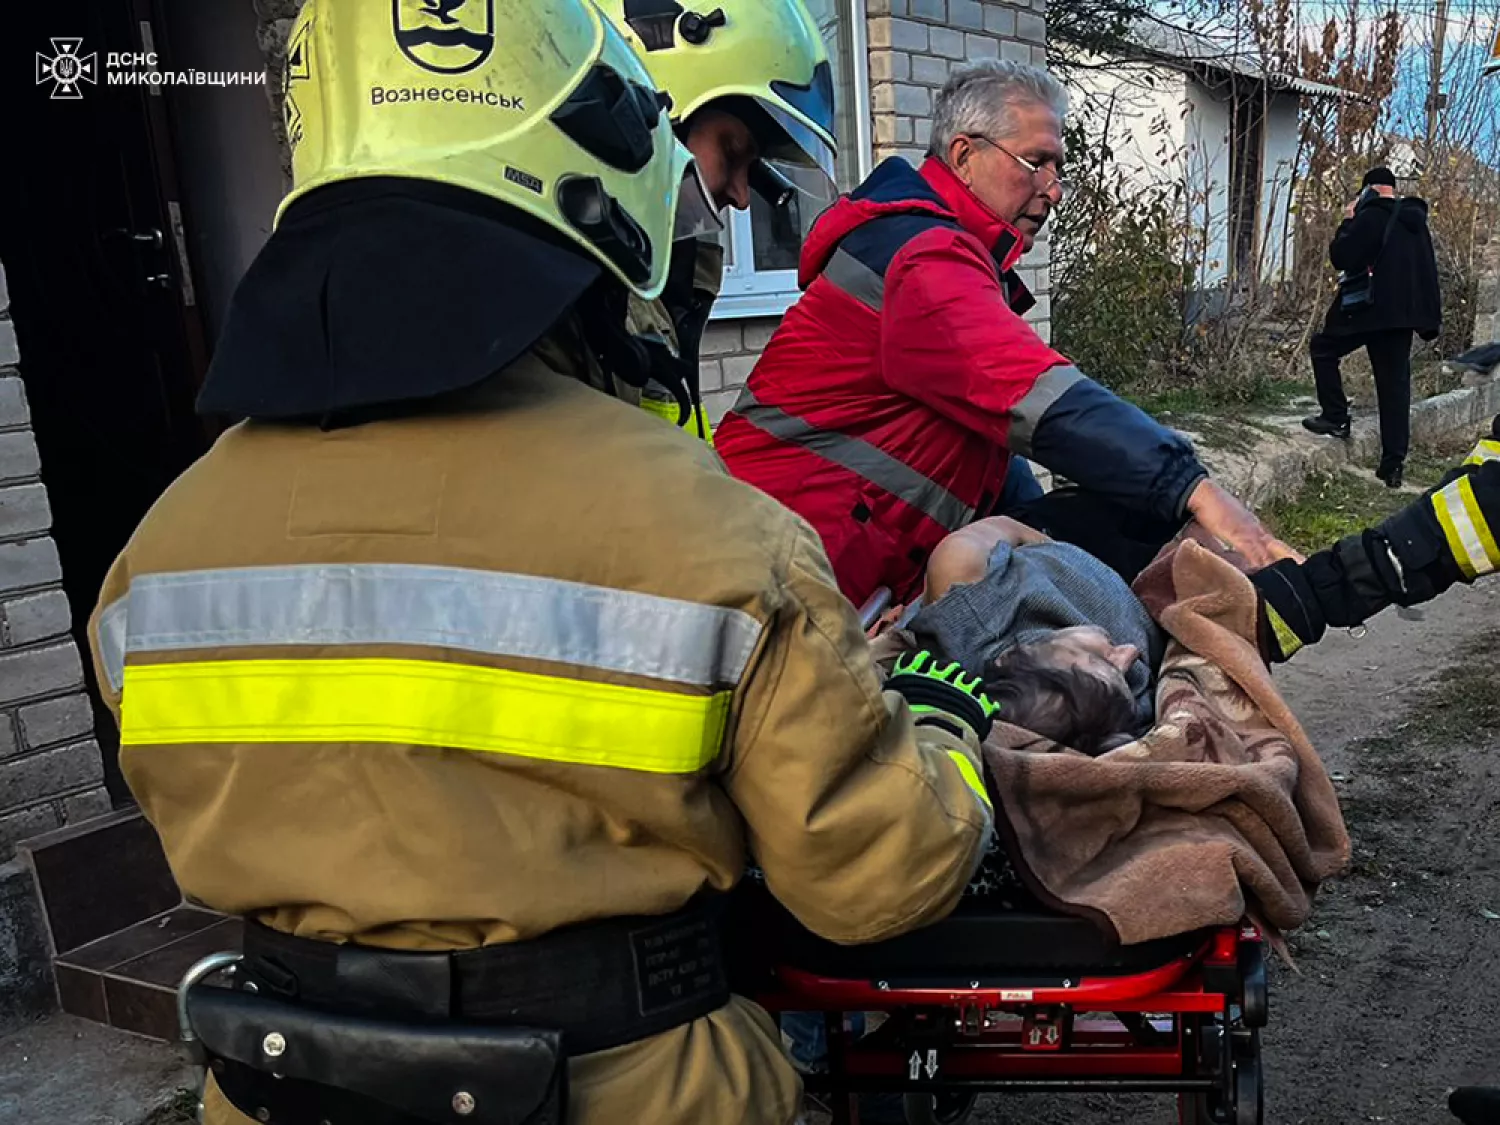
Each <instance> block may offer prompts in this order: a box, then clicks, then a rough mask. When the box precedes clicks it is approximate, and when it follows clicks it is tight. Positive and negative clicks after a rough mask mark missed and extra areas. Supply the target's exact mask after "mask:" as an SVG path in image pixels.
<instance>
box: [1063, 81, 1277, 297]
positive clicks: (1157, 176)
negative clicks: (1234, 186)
mask: <svg viewBox="0 0 1500 1125" xmlns="http://www.w3.org/2000/svg"><path fill="white" fill-rule="evenodd" d="M1083 61H1084V62H1085V63H1086V64H1088V66H1090V67H1098V66H1101V65H1104V66H1107V69H1084V68H1081V69H1079V70H1077V71H1076V72H1075V73H1074V74H1072V75H1070V77H1069V83H1068V84H1069V92H1070V94H1071V95H1072V98H1073V112H1074V113H1075V114H1076V115H1078V116H1079V117H1080V118H1081V119H1082V120H1083V121H1084V122H1085V123H1086V125H1087V127H1088V129H1089V131H1090V135H1091V136H1093V137H1095V138H1097V140H1096V143H1097V144H1102V143H1104V142H1105V141H1107V142H1108V144H1109V146H1110V148H1111V149H1112V150H1113V154H1114V163H1115V165H1116V166H1117V167H1118V168H1119V169H1120V170H1121V172H1123V173H1124V174H1125V176H1126V177H1127V179H1128V180H1129V181H1130V182H1132V183H1134V184H1136V185H1139V186H1141V187H1146V186H1148V185H1165V184H1173V183H1180V184H1182V185H1183V187H1184V219H1185V220H1186V222H1187V225H1188V228H1189V231H1190V234H1189V239H1188V241H1189V247H1188V251H1187V256H1188V257H1190V258H1191V259H1193V260H1194V261H1196V262H1197V266H1198V271H1197V277H1198V282H1197V284H1198V287H1199V288H1202V289H1212V288H1214V287H1216V286H1220V285H1223V284H1225V283H1226V282H1227V281H1228V279H1229V273H1230V247H1229V187H1230V135H1229V129H1230V109H1229V102H1228V101H1227V99H1226V98H1225V97H1224V96H1223V95H1216V94H1215V93H1213V92H1211V91H1210V90H1209V89H1208V88H1207V87H1206V86H1204V85H1203V84H1202V83H1200V82H1199V81H1197V80H1196V79H1193V78H1190V77H1188V76H1187V75H1186V74H1184V73H1183V72H1182V71H1179V70H1172V69H1168V68H1166V67H1161V66H1147V65H1145V64H1141V63H1131V62H1121V61H1118V60H1113V61H1109V62H1107V63H1106V62H1105V61H1104V60H1101V59H1098V58H1088V57H1085V58H1084V59H1083ZM1297 138H1298V103H1297V98H1296V97H1295V96H1293V95H1288V94H1278V95H1274V96H1273V97H1272V99H1271V103H1270V106H1269V107H1268V110H1267V116H1266V120H1265V123H1264V140H1263V143H1264V150H1263V160H1262V172H1263V179H1262V184H1261V197H1260V212H1259V217H1258V220H1257V222H1258V230H1257V239H1258V243H1257V245H1258V246H1259V248H1260V250H1259V253H1260V261H1261V276H1262V277H1263V278H1264V279H1266V280H1280V279H1281V278H1282V277H1284V276H1285V275H1286V274H1287V273H1288V272H1289V271H1290V269H1291V266H1292V240H1291V231H1290V213H1289V210H1288V208H1289V204H1290V199H1291V183H1292V174H1293V167H1294V164H1295V161H1296V157H1297Z"/></svg>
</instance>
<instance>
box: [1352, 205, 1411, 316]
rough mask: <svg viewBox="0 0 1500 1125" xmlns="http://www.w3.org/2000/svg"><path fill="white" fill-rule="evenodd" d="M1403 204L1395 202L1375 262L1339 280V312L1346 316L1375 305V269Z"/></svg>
mask: <svg viewBox="0 0 1500 1125" xmlns="http://www.w3.org/2000/svg"><path fill="white" fill-rule="evenodd" d="M1401 202H1402V201H1401V200H1399V199H1398V200H1395V204H1396V205H1395V206H1394V207H1392V208H1391V217H1390V218H1389V219H1387V220H1386V223H1385V234H1384V235H1382V236H1381V239H1380V249H1379V250H1378V251H1376V253H1375V260H1374V261H1373V262H1371V263H1370V264H1369V265H1368V266H1366V267H1365V268H1364V269H1362V270H1360V271H1359V272H1358V273H1346V274H1344V275H1342V276H1341V277H1340V278H1339V312H1341V313H1343V314H1344V315H1345V316H1353V315H1354V314H1356V313H1359V312H1362V311H1363V310H1365V309H1367V308H1370V307H1371V306H1373V305H1374V304H1375V267H1376V266H1377V265H1379V264H1380V259H1381V257H1382V256H1384V254H1385V247H1386V243H1388V242H1390V240H1391V231H1392V230H1394V229H1395V227H1396V220H1397V218H1399V217H1400V215H1401Z"/></svg>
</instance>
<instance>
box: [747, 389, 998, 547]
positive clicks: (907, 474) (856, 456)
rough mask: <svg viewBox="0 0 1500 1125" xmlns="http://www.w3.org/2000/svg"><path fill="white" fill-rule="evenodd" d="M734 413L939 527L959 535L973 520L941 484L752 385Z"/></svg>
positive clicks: (966, 509) (874, 447)
mask: <svg viewBox="0 0 1500 1125" xmlns="http://www.w3.org/2000/svg"><path fill="white" fill-rule="evenodd" d="M734 412H735V413H736V414H738V415H739V416H740V417H741V418H743V419H744V420H745V421H746V422H748V423H750V425H752V426H754V427H755V428H756V429H758V430H761V431H762V432H764V433H767V434H770V435H771V436H772V437H774V438H777V439H779V440H781V441H784V442H788V443H790V444H792V445H797V446H801V447H802V448H803V449H806V450H807V451H808V452H809V453H816V454H817V455H818V456H819V457H822V458H824V459H825V460H827V461H832V462H833V463H834V464H835V465H839V466H841V467H843V468H845V469H848V470H849V471H850V472H851V473H854V474H855V475H856V476H859V477H861V478H863V479H864V480H866V481H868V482H869V483H871V484H873V485H875V487H877V488H883V489H884V490H885V491H887V492H889V493H890V494H891V495H892V496H894V497H896V498H897V499H898V500H901V501H903V502H904V503H907V504H910V505H911V506H912V507H913V508H916V509H917V510H918V511H919V512H921V513H922V514H923V515H925V516H926V517H927V518H928V519H930V520H932V521H933V522H934V523H936V524H939V525H940V526H942V527H943V528H945V529H946V530H948V531H957V530H958V529H959V528H961V527H966V526H967V525H968V524H970V523H972V522H973V520H974V509H973V508H972V507H970V506H969V505H968V504H965V503H964V502H963V501H962V500H960V499H959V498H958V497H957V496H955V495H953V493H951V492H949V491H948V490H947V489H946V488H944V487H943V486H942V485H941V484H939V483H938V482H937V481H935V480H932V479H930V478H929V477H925V476H923V475H922V474H921V473H920V472H918V471H917V470H916V469H913V468H912V467H911V466H910V465H907V464H906V463H905V462H903V461H900V460H897V459H896V458H895V457H892V456H891V455H890V454H889V453H887V452H886V451H885V450H883V449H879V448H877V447H876V446H873V445H871V444H870V443H869V442H867V441H865V440H863V439H862V438H857V437H850V436H849V435H848V434H841V433H838V432H837V431H834V430H820V429H818V428H817V427H815V426H813V425H812V424H811V423H809V422H804V421H803V420H802V419H801V418H798V417H797V416H796V415H793V414H788V413H787V412H786V411H784V410H782V409H781V408H780V407H776V406H767V405H765V404H764V403H762V402H760V401H759V400H758V399H757V398H756V397H755V396H754V395H753V394H752V393H751V392H750V390H749V388H748V387H747V388H746V389H745V390H744V391H742V392H741V393H740V398H739V401H738V402H737V403H735V407H734Z"/></svg>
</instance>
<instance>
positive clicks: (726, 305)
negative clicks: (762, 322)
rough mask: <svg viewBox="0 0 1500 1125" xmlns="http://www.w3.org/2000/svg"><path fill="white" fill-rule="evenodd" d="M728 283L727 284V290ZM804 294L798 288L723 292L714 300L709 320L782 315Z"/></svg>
mask: <svg viewBox="0 0 1500 1125" xmlns="http://www.w3.org/2000/svg"><path fill="white" fill-rule="evenodd" d="M728 288H729V287H728V285H726V286H725V289H726V290H727V289H728ZM800 296H802V294H801V293H799V292H797V291H796V290H792V291H791V292H786V291H782V292H772V293H732V292H723V293H721V294H720V295H719V299H718V300H717V301H715V302H714V311H713V314H712V315H711V316H710V317H709V321H710V322H713V321H716V320H749V319H751V318H752V317H767V316H781V315H783V314H784V313H785V312H786V310H787V309H789V308H791V307H792V306H793V305H795V304H796V303H797V298H798V297H800Z"/></svg>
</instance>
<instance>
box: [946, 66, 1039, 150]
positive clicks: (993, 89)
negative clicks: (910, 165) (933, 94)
mask: <svg viewBox="0 0 1500 1125" xmlns="http://www.w3.org/2000/svg"><path fill="white" fill-rule="evenodd" d="M1023 105H1044V106H1046V107H1047V108H1048V109H1050V110H1051V111H1052V112H1053V113H1055V114H1057V118H1058V120H1059V121H1061V120H1062V119H1063V118H1064V117H1065V116H1067V113H1068V92H1067V90H1065V89H1063V84H1062V83H1061V82H1059V81H1058V80H1057V79H1056V78H1053V77H1052V75H1050V74H1048V73H1047V72H1046V71H1045V70H1043V69H1042V68H1041V67H1038V66H1031V65H1029V64H1027V63H1021V62H1012V61H1011V60H1009V59H980V60H979V61H978V62H973V63H969V64H968V65H967V66H962V67H959V68H958V69H957V70H955V71H954V72H953V74H952V76H951V77H949V79H948V81H947V82H946V83H944V84H943V88H942V89H941V90H939V91H938V95H937V100H936V101H935V102H934V104H933V110H932V140H931V141H930V142H929V143H928V146H927V153H928V155H929V156H942V155H943V153H945V152H947V151H948V146H949V145H951V144H952V143H953V138H954V137H958V136H962V135H963V134H965V133H984V134H988V135H989V136H992V137H1008V136H1011V135H1013V134H1014V133H1015V131H1016V123H1015V113H1014V110H1015V109H1016V107H1017V106H1023Z"/></svg>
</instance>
